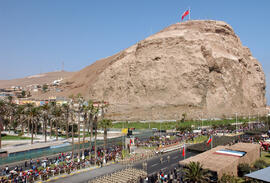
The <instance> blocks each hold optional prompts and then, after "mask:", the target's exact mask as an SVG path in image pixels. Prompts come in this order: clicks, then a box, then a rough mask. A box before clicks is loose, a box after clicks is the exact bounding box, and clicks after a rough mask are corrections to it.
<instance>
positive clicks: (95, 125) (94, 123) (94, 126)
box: [93, 114, 98, 165]
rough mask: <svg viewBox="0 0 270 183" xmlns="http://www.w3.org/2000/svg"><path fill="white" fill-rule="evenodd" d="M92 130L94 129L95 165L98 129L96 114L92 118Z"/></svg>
mask: <svg viewBox="0 0 270 183" xmlns="http://www.w3.org/2000/svg"><path fill="white" fill-rule="evenodd" d="M93 128H95V165H96V164H97V128H98V119H97V114H96V115H95V117H94V121H93Z"/></svg>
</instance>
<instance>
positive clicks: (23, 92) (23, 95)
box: [21, 90, 26, 98]
mask: <svg viewBox="0 0 270 183" xmlns="http://www.w3.org/2000/svg"><path fill="white" fill-rule="evenodd" d="M21 96H22V98H24V97H25V96H26V92H25V91H24V90H23V91H22V93H21Z"/></svg>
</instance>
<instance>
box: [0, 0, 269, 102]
mask: <svg viewBox="0 0 270 183" xmlns="http://www.w3.org/2000/svg"><path fill="white" fill-rule="evenodd" d="M188 7H190V8H191V19H213V20H223V21H225V22H227V23H229V24H230V25H231V26H232V27H233V28H234V30H235V32H236V33H237V34H238V36H239V37H240V39H241V41H242V43H243V45H245V46H247V47H249V48H250V49H251V51H252V54H253V56H254V57H256V58H257V59H258V60H259V61H260V62H261V64H262V65H263V69H264V72H265V74H266V78H267V83H268V86H267V90H268V91H269V90H270V88H269V85H270V63H269V58H270V36H269V33H270V31H269V28H270V13H269V7H270V1H269V0H261V1H251V0H250V1H247V0H237V1H236V0H226V1H218V0H167V1H165V0H136V1H134V0H0V63H1V66H0V79H12V78H19V77H24V76H28V75H33V74H37V73H40V72H49V71H55V70H59V69H60V68H61V65H62V62H64V65H65V67H64V68H65V70H68V71H77V70H80V69H82V68H84V67H85V66H87V65H90V64H91V63H93V62H94V61H95V60H98V59H100V58H103V57H107V56H110V55H112V54H114V53H117V52H118V51H120V50H122V49H125V48H127V47H129V46H131V45H133V44H135V43H136V42H138V41H140V40H142V39H144V38H146V37H147V36H149V35H151V34H152V33H155V32H158V31H160V30H162V29H163V28H165V27H167V26H169V25H171V24H174V23H176V22H177V21H179V20H180V15H181V14H182V13H183V12H184V11H185V10H186V9H187V8H188ZM267 97H268V99H269V100H270V92H268V93H267ZM269 100H268V101H269ZM268 103H269V102H268Z"/></svg>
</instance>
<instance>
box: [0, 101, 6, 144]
mask: <svg viewBox="0 0 270 183" xmlns="http://www.w3.org/2000/svg"><path fill="white" fill-rule="evenodd" d="M5 113H6V103H5V102H4V101H3V100H0V149H1V148H2V130H3V126H4V118H5Z"/></svg>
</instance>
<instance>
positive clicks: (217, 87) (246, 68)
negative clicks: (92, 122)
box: [65, 20, 266, 120]
mask: <svg viewBox="0 0 270 183" xmlns="http://www.w3.org/2000/svg"><path fill="white" fill-rule="evenodd" d="M68 83H69V85H67V86H65V92H66V95H69V94H71V93H73V94H76V93H81V94H82V95H83V96H85V97H86V98H91V99H94V100H104V101H108V102H109V103H110V107H109V111H108V115H109V116H110V117H111V118H113V119H117V120H146V119H179V118H181V116H182V114H183V113H186V114H187V117H188V118H199V117H200V116H203V117H204V118H206V117H223V116H232V115H234V114H235V113H236V112H237V113H238V114H242V115H243V113H245V114H248V113H249V112H250V113H253V114H255V113H256V114H257V109H260V108H264V107H265V106H266V99H265V76H264V73H263V70H262V66H261V64H260V63H259V62H258V61H257V60H256V59H255V58H254V57H253V56H252V54H251V52H250V50H249V49H248V48H247V47H244V46H243V45H242V44H241V41H240V39H239V37H238V36H237V35H236V34H235V33H234V31H233V29H232V27H231V26H230V25H228V24H226V23H225V22H222V21H202V20H193V21H187V22H183V23H177V24H174V25H171V26H169V27H167V28H165V29H164V30H162V31H160V32H158V33H156V34H154V35H152V36H150V37H148V38H146V39H145V40H143V41H140V42H138V43H137V44H135V45H133V46H132V47H130V48H128V49H125V50H123V51H121V52H120V53H118V54H116V55H114V56H111V57H108V58H105V59H102V60H99V61H97V62H95V63H94V64H92V65H90V66H88V67H86V68H84V69H83V70H81V71H79V72H77V73H76V74H74V75H73V77H72V78H71V79H70V80H69V82H68Z"/></svg>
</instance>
